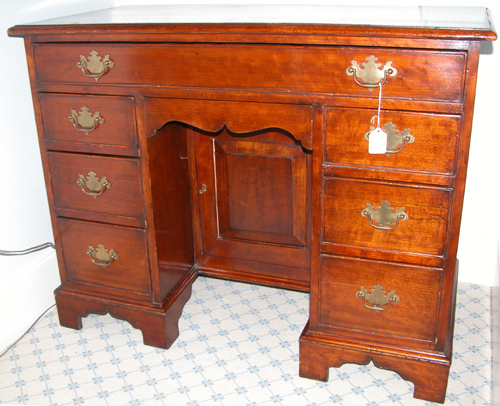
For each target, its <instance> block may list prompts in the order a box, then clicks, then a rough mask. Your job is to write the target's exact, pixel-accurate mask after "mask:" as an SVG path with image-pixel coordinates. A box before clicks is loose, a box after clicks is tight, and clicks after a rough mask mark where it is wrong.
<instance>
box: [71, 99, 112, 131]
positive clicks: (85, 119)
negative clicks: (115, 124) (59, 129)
mask: <svg viewBox="0 0 500 406" xmlns="http://www.w3.org/2000/svg"><path fill="white" fill-rule="evenodd" d="M80 110H81V113H77V112H76V111H75V110H73V109H71V114H70V115H69V116H68V120H69V121H71V122H72V123H73V127H75V128H76V129H77V130H78V131H82V132H84V133H85V134H87V135H89V133H90V132H91V131H94V130H95V129H96V128H97V126H98V125H99V124H103V123H104V119H103V118H102V117H101V116H100V115H99V112H98V111H96V112H95V113H93V114H92V113H91V112H90V110H89V108H88V107H87V106H82V108H81V109H80Z"/></svg>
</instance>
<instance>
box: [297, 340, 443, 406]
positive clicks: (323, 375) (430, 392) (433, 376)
mask: <svg viewBox="0 0 500 406" xmlns="http://www.w3.org/2000/svg"><path fill="white" fill-rule="evenodd" d="M299 342H300V367H299V375H300V376H301V377H302V378H309V379H315V380H319V381H324V382H326V381H328V369H329V368H330V367H337V368H338V367H340V366H342V365H343V364H345V363H355V364H362V365H366V364H368V363H369V362H370V361H373V364H374V365H375V366H377V367H379V368H383V369H388V370H391V371H395V372H396V373H398V374H399V375H400V376H401V377H402V378H403V379H405V380H407V381H410V382H412V383H413V384H414V385H415V388H414V392H413V397H415V398H417V399H422V400H428V401H431V402H436V403H444V400H445V397H446V388H447V386H448V374H449V371H450V366H451V361H450V360H447V359H439V360H438V359H436V360H434V361H430V360H424V359H422V358H420V359H417V358H416V357H411V358H410V357H408V358H404V357H402V356H400V355H399V356H398V355H396V354H390V353H382V352H377V351H375V350H374V349H373V348H365V349H362V348H353V347H349V346H348V345H345V346H343V345H341V344H339V343H333V342H331V343H330V342H328V341H323V340H321V341H320V340H316V339H314V338H312V337H310V336H307V333H303V334H302V335H301V337H300V340H299Z"/></svg>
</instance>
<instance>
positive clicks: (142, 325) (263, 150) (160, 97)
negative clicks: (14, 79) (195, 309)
mask: <svg viewBox="0 0 500 406" xmlns="http://www.w3.org/2000/svg"><path fill="white" fill-rule="evenodd" d="M401 10H402V11H401V13H402V15H401V16H399V17H401V18H399V17H398V18H397V19H396V20H397V21H398V23H397V24H393V22H387V21H385V20H383V19H382V20H380V22H379V20H378V19H377V18H375V17H374V14H373V13H376V12H377V9H362V8H358V9H355V8H349V7H327V6H325V7H322V6H318V7H300V6H291V7H281V6H268V7H266V6H260V7H240V8H234V7H233V8H226V7H224V6H212V7H210V6H207V7H202V6H198V7H191V8H190V7H189V6H172V7H157V8H154V7H153V8H148V7H145V8H129V7H124V8H117V9H109V10H103V11H100V12H95V13H89V14H84V15H81V16H78V17H71V18H68V19H59V20H57V19H56V20H54V21H47V22H44V23H38V24H31V25H21V26H16V27H13V28H11V29H10V31H9V34H10V35H12V36H21V37H24V39H25V43H26V51H27V57H28V64H29V73H30V79H31V84H32V89H33V98H34V105H35V114H36V119H37V125H38V133H39V138H40V145H41V153H42V159H43V166H44V171H45V179H46V185H47V191H48V197H49V202H50V208H51V214H52V224H53V228H54V234H55V241H56V246H57V254H58V260H59V266H60V273H61V280H62V284H61V286H60V287H59V288H58V289H57V291H56V292H55V295H56V301H57V308H58V312H59V317H60V322H61V325H63V326H67V327H71V328H77V329H78V328H81V326H82V325H81V318H82V317H85V316H87V315H88V314H89V313H98V314H104V313H107V312H109V313H110V314H111V315H113V316H114V317H118V318H121V319H124V320H127V321H128V322H130V323H131V324H132V325H133V326H134V327H136V328H138V329H140V330H141V331H142V333H143V336H144V343H145V344H148V345H152V346H156V347H160V348H169V346H170V345H171V344H172V343H173V342H174V340H175V339H176V338H177V336H178V334H179V330H178V319H179V317H180V316H181V313H182V309H183V306H184V305H185V303H186V302H187V300H188V299H189V297H190V293H191V285H192V282H193V281H194V280H195V278H196V277H197V275H208V276H214V277H219V278H225V279H230V280H236V281H244V282H250V283H258V284H263V285H268V286H275V287H278V288H287V289H295V290H300V291H304V292H310V298H311V299H310V318H309V322H308V324H307V326H306V327H305V329H304V331H303V333H302V335H301V336H300V375H301V376H303V377H307V378H312V379H318V380H327V379H328V368H330V367H338V366H340V365H342V364H344V363H346V362H354V363H361V364H366V363H368V362H370V361H373V362H374V364H375V365H377V366H379V367H383V368H387V369H391V370H394V371H396V372H398V373H399V374H400V375H401V376H402V377H403V378H404V379H406V380H410V381H412V382H413V383H414V384H415V393H414V395H415V397H418V398H421V399H427V400H431V401H435V402H443V401H444V399H445V394H446V386H447V380H448V373H449V368H450V365H451V354H452V337H453V323H454V308H455V296H456V283H457V270H456V263H457V261H456V252H457V245H458V233H459V229H460V217H461V210H462V203H463V195H464V187H465V175H466V167H467V156H468V149H469V140H470V133H471V126H472V113H473V104H474V96H475V85H476V74H477V66H478V59H479V53H480V41H481V40H493V39H495V38H496V35H495V33H494V32H493V31H492V29H491V25H490V21H489V18H488V13H487V10H485V9H481V8H471V9H467V10H466V12H465V13H464V14H463V15H464V16H465V17H467V18H465V19H464V20H463V21H458V22H453V21H447V16H449V15H451V14H452V13H451V12H450V10H444V11H443V10H442V9H439V8H437V9H433V8H425V7H423V8H403V9H401ZM197 11H198V12H199V13H200V15H201V17H200V15H197V14H196V12H197ZM394 12H397V10H395V11H394ZM440 12H441V13H442V15H439V13H440ZM343 13H344V14H347V15H349V16H351V17H355V19H354V20H353V21H354V22H351V20H349V19H348V18H349V17H345V18H344V17H342V15H343ZM415 13H417V16H415ZM455 14H456V13H455ZM148 15H149V17H148ZM261 15H262V16H264V17H265V18H264V19H259V18H258V16H261ZM377 15H379V16H383V14H382V13H380V10H379V11H378V14H377ZM471 15H473V17H474V18H472V17H471ZM131 16H133V18H135V19H136V21H137V23H130V21H129V19H130V17H131ZM180 16H183V17H182V18H184V19H185V20H181V19H180ZM186 16H190V17H186ZM214 16H216V17H217V18H220V21H219V22H218V23H215V22H216V21H212V20H211V18H212V17H214ZM403 16H406V17H407V19H406V20H405V18H402V17H403ZM478 16H479V17H478ZM313 17H314V18H313ZM363 18H366V21H377V23H376V24H377V25H374V24H373V23H371V25H366V24H365V23H364V22H363ZM433 18H435V19H436V20H440V21H441V23H443V24H444V25H445V26H444V27H438V26H437V24H434V23H433ZM443 18H444V19H443ZM141 19H142V20H141ZM308 19H310V20H308ZM75 21H78V23H75ZM224 21H229V22H228V23H225V22H224ZM405 21H409V22H408V23H405ZM469 21H473V23H469ZM266 22H269V23H266ZM349 24H350V25H349ZM380 92H382V95H381V97H380ZM379 101H380V114H379V112H378V108H379ZM377 127H379V128H377Z"/></svg>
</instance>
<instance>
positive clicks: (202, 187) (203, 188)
mask: <svg viewBox="0 0 500 406" xmlns="http://www.w3.org/2000/svg"><path fill="white" fill-rule="evenodd" d="M206 191H207V185H205V184H203V185H201V189H200V190H198V194H199V195H202V194H203V193H205V192H206Z"/></svg>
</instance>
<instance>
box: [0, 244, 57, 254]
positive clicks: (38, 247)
mask: <svg viewBox="0 0 500 406" xmlns="http://www.w3.org/2000/svg"><path fill="white" fill-rule="evenodd" d="M45 248H54V249H55V248H56V246H55V245H54V244H52V243H51V242H46V243H45V244H40V245H37V246H35V247H31V248H28V249H25V250H22V251H3V250H0V255H5V256H13V255H26V254H31V253H32V252H37V251H41V250H43V249H45Z"/></svg>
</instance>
